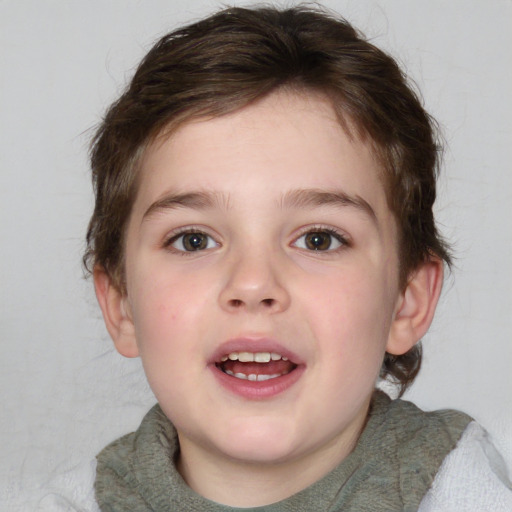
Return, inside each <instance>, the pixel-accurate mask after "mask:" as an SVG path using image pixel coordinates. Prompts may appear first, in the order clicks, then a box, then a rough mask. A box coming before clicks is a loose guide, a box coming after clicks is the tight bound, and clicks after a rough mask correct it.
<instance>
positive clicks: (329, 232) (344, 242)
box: [293, 226, 351, 254]
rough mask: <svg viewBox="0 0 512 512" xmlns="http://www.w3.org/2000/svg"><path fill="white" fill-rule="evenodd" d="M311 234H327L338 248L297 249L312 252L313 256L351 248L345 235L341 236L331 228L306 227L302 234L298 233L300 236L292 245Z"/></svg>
mask: <svg viewBox="0 0 512 512" xmlns="http://www.w3.org/2000/svg"><path fill="white" fill-rule="evenodd" d="M312 233H321V234H327V235H329V236H330V237H332V238H333V239H334V240H336V241H337V242H339V243H340V246H339V247H336V248H334V249H330V248H328V249H326V250H313V249H303V248H299V249H302V250H304V251H307V252H312V253H315V254H322V253H323V254H326V253H327V254H328V253H333V252H338V251H341V250H343V249H346V248H347V247H351V242H350V240H349V239H348V238H347V237H346V236H345V235H342V234H341V233H340V232H339V231H337V230H335V229H333V228H329V227H326V226H308V227H307V228H305V229H304V231H302V233H300V235H299V236H298V237H297V238H295V240H294V241H293V244H296V243H297V241H298V240H300V239H301V238H302V237H305V236H307V235H308V234H312Z"/></svg>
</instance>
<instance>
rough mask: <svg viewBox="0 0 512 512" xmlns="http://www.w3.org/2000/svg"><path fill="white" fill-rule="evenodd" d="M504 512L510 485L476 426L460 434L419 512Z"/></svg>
mask: <svg viewBox="0 0 512 512" xmlns="http://www.w3.org/2000/svg"><path fill="white" fill-rule="evenodd" d="M458 510H460V511H464V512H483V511H487V510H492V511H493V512H506V511H510V510H512V484H511V482H510V479H509V476H508V472H507V467H506V464H505V462H504V460H503V458H502V457H501V455H500V454H499V453H498V452H497V450H496V448H495V447H494V445H493V443H492V441H491V439H490V437H489V435H488V433H487V432H486V431H485V430H484V429H483V428H482V427H481V426H480V425H479V424H478V423H476V422H474V421H473V422H471V423H470V424H469V425H468V426H467V428H466V429H465V430H464V432H463V434H462V436H461V438H460V440H459V442H458V443H457V446H456V447H455V448H454V449H453V450H452V451H451V452H450V453H449V454H448V456H447V457H446V458H445V460H444V461H443V463H442V465H441V467H440V468H439V471H438V473H437V475H436V478H435V480H434V482H433V484H432V487H431V488H430V490H429V492H428V493H427V494H426V495H425V497H424V499H423V501H422V502H421V506H420V509H419V511H420V512H454V511H458Z"/></svg>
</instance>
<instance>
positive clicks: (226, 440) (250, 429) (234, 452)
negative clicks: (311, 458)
mask: <svg viewBox="0 0 512 512" xmlns="http://www.w3.org/2000/svg"><path fill="white" fill-rule="evenodd" d="M300 445H301V443H297V442H295V441H294V439H293V428H290V427H289V426H288V425H283V424H281V425H276V422H275V421H258V420H250V419H249V420H247V421H243V422H237V424H236V425H233V426H231V427H230V428H227V429H223V432H222V438H221V439H220V442H219V443H218V444H217V449H218V450H220V451H221V452H223V453H224V454H225V455H227V456H228V457H230V458H232V459H237V460H240V461H246V462H248V463H279V462H284V461H286V460H287V459H289V458H290V457H292V458H293V455H294V453H296V451H297V448H298V446H300Z"/></svg>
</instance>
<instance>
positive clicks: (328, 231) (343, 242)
mask: <svg viewBox="0 0 512 512" xmlns="http://www.w3.org/2000/svg"><path fill="white" fill-rule="evenodd" d="M313 233H319V234H323V235H329V236H330V237H331V238H333V239H334V240H336V241H337V242H338V243H339V244H340V246H339V247H336V248H334V249H330V248H327V249H316V250H315V249H307V248H302V247H297V248H298V249H301V250H304V251H306V252H313V253H315V254H322V253H333V252H338V251H340V250H343V249H344V248H346V247H350V246H351V243H350V241H349V240H348V239H347V237H346V236H344V235H342V234H341V233H339V232H338V231H336V230H335V229H333V228H328V227H325V226H308V227H307V228H305V229H304V230H303V231H302V232H301V233H300V235H299V236H298V237H296V238H295V239H294V240H293V243H292V244H291V245H292V246H294V245H295V246H296V244H297V242H298V240H300V239H301V238H303V237H305V236H307V235H308V234H313ZM187 234H198V235H203V236H205V237H207V238H209V239H210V240H213V241H214V243H215V244H216V245H217V246H219V245H220V244H219V243H218V242H216V241H215V239H214V238H213V237H212V236H211V235H209V234H208V233H205V232H204V231H203V230H202V229H200V228H195V227H188V228H184V229H182V230H177V231H175V232H174V233H172V234H171V235H170V236H169V237H168V238H166V239H165V241H164V243H163V248H164V249H168V250H170V251H172V252H174V253H178V254H179V255H180V256H189V255H190V254H192V253H196V252H203V251H204V250H208V249H212V247H206V248H204V249H197V250H193V251H187V250H182V249H177V248H175V247H172V245H173V244H174V243H175V242H177V241H178V240H179V239H180V238H181V237H183V236H185V235H187ZM207 243H209V242H207ZM182 244H183V242H182Z"/></svg>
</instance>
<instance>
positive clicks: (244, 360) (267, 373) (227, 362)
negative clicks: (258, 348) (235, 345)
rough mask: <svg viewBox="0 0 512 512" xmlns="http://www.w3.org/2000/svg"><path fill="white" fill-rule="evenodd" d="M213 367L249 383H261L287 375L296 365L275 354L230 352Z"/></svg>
mask: <svg viewBox="0 0 512 512" xmlns="http://www.w3.org/2000/svg"><path fill="white" fill-rule="evenodd" d="M215 366H216V367H217V368H218V369H219V370H221V371H222V372H224V373H225V374H226V375H229V376H231V377H234V378H236V379H241V380H248V381H251V382H263V381H268V380H272V379H277V378H279V377H282V376H283V375H287V374H288V373H290V372H292V371H293V370H295V368H297V365H296V364H295V363H293V362H292V361H290V360H289V359H288V358H287V357H285V356H283V355H281V354H278V353H275V352H231V353H229V354H226V355H224V356H223V357H222V358H221V360H220V361H218V362H216V363H215Z"/></svg>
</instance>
